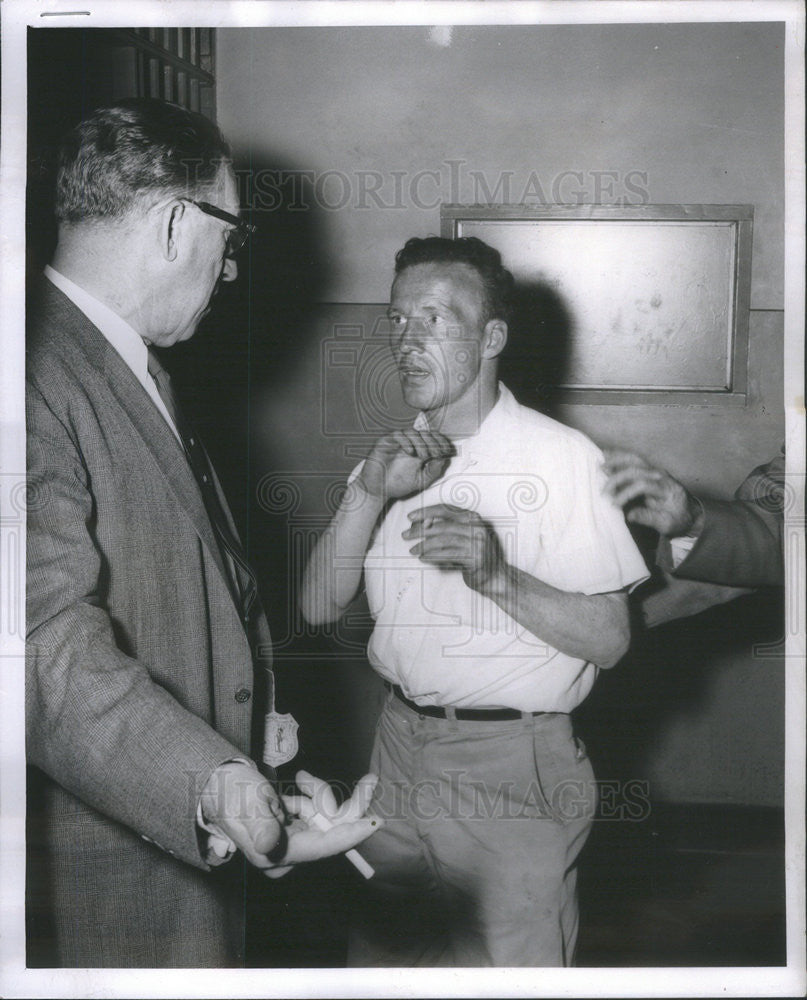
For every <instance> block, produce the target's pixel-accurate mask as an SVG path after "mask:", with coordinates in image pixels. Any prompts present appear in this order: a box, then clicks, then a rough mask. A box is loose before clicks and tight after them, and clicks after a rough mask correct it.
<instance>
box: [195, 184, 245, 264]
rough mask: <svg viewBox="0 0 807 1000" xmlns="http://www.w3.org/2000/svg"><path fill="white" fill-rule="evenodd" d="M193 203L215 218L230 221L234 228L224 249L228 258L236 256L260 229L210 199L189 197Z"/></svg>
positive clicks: (228, 233)
mask: <svg viewBox="0 0 807 1000" xmlns="http://www.w3.org/2000/svg"><path fill="white" fill-rule="evenodd" d="M185 200H186V201H189V202H190V203H191V205H195V206H196V207H197V208H198V209H199V211H200V212H204V213H205V215H212V216H213V218H214V219H220V220H221V221H222V222H229V223H230V225H231V226H233V227H234V228H233V229H228V230H227V233H226V234H225V235H226V240H227V243H226V246H225V251H224V256H225V257H227V258H231V257H235V255H236V254H237V253H238V251H239V250H241V249H242V248H243V246H244V244H245V243H246V242H247V240H248V239H249V238H250V236H254V235H255V233H256V232H257V231H258V227H257V226H256V225H253V223H251V222H247V221H246V220H245V219H239V218H238V216H237V215H232V214H231V213H230V212H225V211H224V209H223V208H219V207H218V206H217V205H211V204H210V202H208V201H194V200H193V198H187V199H185Z"/></svg>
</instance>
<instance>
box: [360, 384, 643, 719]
mask: <svg viewBox="0 0 807 1000" xmlns="http://www.w3.org/2000/svg"><path fill="white" fill-rule="evenodd" d="M422 419H423V418H422V417H419V418H418V420H419V421H422ZM416 426H418V424H417V423H416ZM455 444H456V447H457V454H456V456H455V457H454V458H453V459H452V460H451V462H450V464H449V466H448V468H447V469H446V472H445V473H444V475H443V476H442V477H441V478H440V479H439V480H438V481H437V482H435V483H433V484H432V485H431V486H430V487H429V488H428V489H427V490H424V491H423V492H422V493H420V494H418V495H417V496H414V497H409V498H407V499H405V500H401V501H398V502H396V503H394V504H392V505H391V507H390V508H389V510H388V512H387V514H386V516H385V518H384V520H383V521H382V523H381V525H380V526H379V528H378V529H377V531H376V534H375V536H374V538H373V541H372V543H371V545H370V548H369V549H368V552H367V555H366V557H365V562H364V569H365V585H366V590H367V598H368V602H369V606H370V611H371V613H372V615H373V618H374V619H375V629H374V631H373V634H372V636H371V639H370V644H369V647H368V656H369V659H370V662H371V663H372V665H373V667H374V668H375V669H376V670H377V671H378V673H379V674H380V675H381V676H382V677H383V678H384V679H385V680H388V681H391V682H393V683H396V684H399V685H400V686H401V687H402V688H403V690H404V692H405V693H406V694H407V695H408V696H409V697H410V698H412V699H413V700H415V701H417V702H418V703H419V704H424V705H452V706H455V707H462V708H499V707H505V708H514V709H518V710H520V711H528V712H535V711H545V712H568V711H571V710H572V709H573V708H574V707H576V706H577V705H578V704H580V702H581V701H582V700H583V699H584V698H585V697H586V695H587V694H588V692H589V691H590V690H591V687H592V685H593V683H594V680H595V679H596V676H597V672H598V668H597V667H596V666H595V665H594V664H592V663H588V662H586V661H585V660H581V659H580V658H577V657H573V656H569V655H567V654H566V653H562V652H560V651H559V650H557V649H554V648H553V647H551V646H550V645H548V644H547V643H545V642H543V641H542V640H541V638H540V637H537V636H534V635H532V634H531V633H530V632H528V631H527V630H526V629H525V628H523V626H521V625H519V624H518V623H517V622H516V621H515V620H514V619H513V618H511V617H510V616H509V615H508V614H506V612H504V611H503V610H502V609H501V608H499V606H498V605H497V604H495V603H494V602H493V601H491V600H489V599H488V598H486V597H483V596H481V595H480V594H478V593H477V592H476V591H474V590H472V589H471V588H469V587H468V586H467V585H466V584H465V582H464V580H463V578H462V574H461V573H460V572H459V571H454V570H441V569H438V568H435V567H431V566H427V565H426V564H424V563H421V562H420V561H419V560H418V559H417V558H416V557H415V556H412V555H410V554H409V548H410V547H411V546H412V545H413V544H414V543H413V542H411V541H405V540H404V539H403V538H402V537H401V535H402V532H404V531H405V530H406V529H407V527H408V526H409V519H408V517H407V514H408V512H409V511H411V510H414V509H417V508H419V507H427V506H430V505H432V504H437V503H444V504H451V505H453V506H456V507H463V508H467V509H471V510H475V511H477V512H478V513H479V515H480V516H481V517H483V518H484V519H485V520H486V521H488V523H489V524H490V525H491V526H492V527H493V529H494V530H495V532H496V534H497V536H498V538H499V540H500V542H501V544H502V547H503V550H504V553H505V556H506V558H507V560H508V561H509V562H510V563H512V564H513V565H514V566H516V567H517V568H518V569H521V570H523V571H525V572H527V573H529V574H531V575H532V576H534V577H536V578H537V579H539V580H542V581H543V582H545V583H548V584H550V585H551V586H553V587H557V588H558V589H560V590H566V591H571V592H577V593H583V594H589V595H590V594H604V593H610V592H613V591H619V590H624V589H626V588H631V587H633V586H636V585H637V584H638V583H640V582H641V581H643V580H645V579H647V577H648V572H647V568H646V566H645V564H644V561H643V560H642V557H641V556H640V554H639V551H638V549H637V548H636V545H635V544H634V542H633V539H632V538H631V536H630V533H629V532H628V529H627V527H626V525H625V521H624V518H623V516H622V512H621V511H620V510H619V509H617V508H616V507H615V506H614V505H613V504H612V503H611V501H610V500H609V499H608V498H607V497H606V496H605V495H604V494H603V485H604V482H605V478H604V474H603V472H602V470H601V468H600V465H601V462H602V455H601V453H600V451H599V449H598V448H597V447H596V446H595V445H594V444H593V443H592V442H591V441H589V440H588V438H586V437H585V436H584V435H583V434H581V433H580V432H579V431H576V430H573V429H572V428H569V427H566V426H565V425H563V424H560V423H558V422H557V421H555V420H552V419H551V418H549V417H546V416H544V415H543V414H540V413H537V412H536V411H535V410H530V409H528V408H527V407H524V406H521V405H520V404H519V403H517V402H516V400H515V398H514V397H513V395H512V394H511V393H510V392H509V390H508V389H507V388H505V386H503V385H500V386H499V398H498V400H497V402H496V404H495V406H494V407H493V409H492V410H491V412H490V413H489V414H488V416H487V417H486V418H485V420H484V421H483V423H482V425H481V427H480V429H479V431H478V433H477V434H475V435H474V436H473V437H470V438H464V439H460V440H458V441H457V442H455Z"/></svg>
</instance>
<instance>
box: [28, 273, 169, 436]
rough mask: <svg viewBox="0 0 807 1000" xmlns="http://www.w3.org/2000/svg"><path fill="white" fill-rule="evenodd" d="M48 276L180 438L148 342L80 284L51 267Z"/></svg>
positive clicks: (46, 274)
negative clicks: (153, 368)
mask: <svg viewBox="0 0 807 1000" xmlns="http://www.w3.org/2000/svg"><path fill="white" fill-rule="evenodd" d="M45 276H46V277H47V278H48V279H49V280H50V281H51V282H52V283H53V284H54V285H55V286H56V287H57V288H58V289H59V291H61V292H63V293H64V294H65V295H66V296H67V297H68V299H70V301H71V302H72V303H73V305H75V306H76V307H77V308H78V309H80V310H81V311H82V312H83V313H84V315H85V316H86V317H87V319H88V320H89V321H90V322H91V323H92V324H93V326H95V327H97V328H98V330H99V331H100V332H101V333H102V334H103V336H104V338H105V339H106V340H107V341H108V342H109V343H110V344H111V346H112V347H114V348H115V350H116V351H117V352H118V354H119V355H120V356H121V358H123V360H124V362H125V363H126V365H127V366H128V367H129V368H130V369H131V371H132V373H133V374H134V376H135V378H136V379H137V381H138V382H139V383H140V384H141V385H142V386H143V388H144V389H145V390H146V393H147V394H148V396H149V398H150V399H151V400H152V402H153V403H154V405H155V406H156V407H157V409H158V410H159V411H160V413H162V415H163V417H164V418H165V419H166V421H167V422H168V426H169V427H170V428H171V430H172V431H173V432H174V434H176V436H177V438H179V434H178V432H177V429H176V427H175V426H174V422H173V420H171V417H170V416H169V414H168V411H167V410H166V408H165V403H164V402H163V401H162V397H161V396H160V394H159V392H158V391H157V386H156V384H155V382H154V379H153V378H152V377H151V375H149V370H148V348H147V347H146V342H145V341H144V340H143V338H142V337H141V336H140V334H139V333H138V332H137V330H135V328H134V327H133V326H131V325H130V324H129V323H127V322H126V320H125V319H123V318H122V317H120V316H118V314H117V313H116V312H115V311H114V310H112V309H110V308H109V306H107V305H105V304H104V303H103V302H99V301H98V299H96V298H95V296H93V295H90V293H89V292H88V291H87V290H86V289H84V288H81V286H79V285H77V284H76V283H75V282H74V281H71V280H70V279H69V278H66V277H65V276H64V275H63V274H60V273H59V271H57V270H55V269H54V268H52V267H51V266H50V264H48V265H47V266H46V267H45Z"/></svg>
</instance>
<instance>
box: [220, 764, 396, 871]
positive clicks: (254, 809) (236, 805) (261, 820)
mask: <svg viewBox="0 0 807 1000" xmlns="http://www.w3.org/2000/svg"><path fill="white" fill-rule="evenodd" d="M296 780H297V784H298V786H299V787H300V789H301V790H302V791H303V792H304V793H305V794H304V795H302V796H285V795H284V796H282V798H281V797H280V796H278V794H277V792H276V791H275V789H274V787H273V785H272V784H271V783H270V782H269V781H267V780H266V778H264V777H263V775H262V774H261V773H260V772H259V771H258V770H257V769H256V768H254V767H251V766H250V765H249V764H243V763H240V762H237V761H236V762H231V763H228V764H222V766H221V767H219V768H217V769H216V770H215V771H214V772H213V774H212V775H211V776H210V779H209V780H208V782H207V784H206V785H205V788H204V791H203V792H202V798H201V803H202V814H203V816H204V819H205V822H206V823H208V824H209V825H210V826H216V827H218V828H219V829H220V830H221V832H222V833H223V834H225V835H226V836H228V837H230V839H231V840H232V841H233V842H234V843H235V845H236V847H237V848H238V849H239V850H240V851H241V852H242V853H243V854H244V857H246V858H247V860H248V861H249V862H250V863H251V864H253V865H254V866H255V867H256V868H259V869H260V870H261V871H262V872H263V873H264V875H267V876H269V877H270V878H279V877H280V876H281V875H285V874H286V872H288V871H290V870H291V868H292V867H293V866H294V865H296V864H300V863H301V862H304V861H316V860H317V859H319V858H326V857H329V856H330V855H331V854H341V853H343V852H344V851H348V850H350V849H351V848H352V847H355V846H356V844H360V843H361V842H362V841H363V840H366V839H367V838H368V837H369V836H370V834H371V833H375V832H376V830H379V829H380V828H381V827H382V826H383V820H380V819H365V818H364V814H365V812H366V811H367V807H368V806H369V805H370V800H371V798H372V797H373V791H374V789H375V786H376V782H377V781H378V779H377V778H376V776H375V775H373V774H368V775H365V776H364V777H363V778H361V779H360V780H359V781H358V782H357V784H356V788H355V790H354V792H353V795H352V796H351V797H350V798H349V799H348V801H347V802H345V803H344V805H342V806H341V807H337V805H336V799H335V798H334V794H333V792H332V791H331V789H330V787H329V786H328V784H327V783H326V782H324V781H322V780H321V779H319V778H315V777H314V776H313V775H311V774H308V772H307V771H300V772H299V773H298V774H297V777H296ZM315 813H321V814H322V815H323V816H325V817H326V818H327V819H329V820H330V822H331V823H332V824H333V828H332V829H330V830H327V831H325V832H323V831H320V830H317V829H311V828H310V827H309V825H308V822H307V820H308V819H310V818H311V817H312V816H313V815H314V814H315Z"/></svg>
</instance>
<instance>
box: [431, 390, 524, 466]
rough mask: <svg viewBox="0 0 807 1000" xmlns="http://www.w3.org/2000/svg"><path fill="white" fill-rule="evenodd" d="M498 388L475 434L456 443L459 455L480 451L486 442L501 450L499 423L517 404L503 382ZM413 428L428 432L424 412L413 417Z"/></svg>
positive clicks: (501, 441)
mask: <svg viewBox="0 0 807 1000" xmlns="http://www.w3.org/2000/svg"><path fill="white" fill-rule="evenodd" d="M498 388H499V396H498V399H497V400H496V402H495V403H494V404H493V407H492V408H491V410H490V412H489V413H488V415H487V416H486V417H485V419H484V420H483V421H482V423H481V424H480V425H479V428H478V430H477V432H476V434H472V435H471V436H470V437H465V438H459V439H458V440H457V441H456V445H457V450H458V452H460V453H461V454H465V455H468V454H470V453H471V452H472V451H473V452H477V451H480V450H482V449H484V448H485V447H486V446H487V443H488V442H490V443H491V445H492V447H493V448H494V449H495V450H496V451H501V450H502V447H503V440H502V437H501V434H500V427H501V423H502V420H504V419H506V417H507V415H508V414H509V413H511V412H512V410H513V407H514V406H516V405H517V404H516V400H515V397H514V396H513V394H512V392H510V390H509V389H508V388H507V386H506V385H505V384H504V382H499V383H498ZM413 426H414V429H415V430H417V431H427V430H429V419H428V417H427V416H426V414H425V412H423V411H421V412H420V413H418V415H417V417H415V422H414V425H413Z"/></svg>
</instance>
